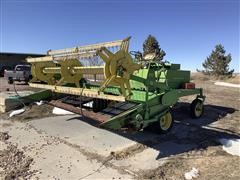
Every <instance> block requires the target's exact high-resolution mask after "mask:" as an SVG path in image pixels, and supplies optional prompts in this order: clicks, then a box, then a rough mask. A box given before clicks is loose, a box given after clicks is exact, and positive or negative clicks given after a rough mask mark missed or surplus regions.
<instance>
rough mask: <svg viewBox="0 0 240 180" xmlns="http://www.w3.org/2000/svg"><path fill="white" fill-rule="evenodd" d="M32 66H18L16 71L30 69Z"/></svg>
mask: <svg viewBox="0 0 240 180" xmlns="http://www.w3.org/2000/svg"><path fill="white" fill-rule="evenodd" d="M29 70H30V66H17V67H16V71H29Z"/></svg>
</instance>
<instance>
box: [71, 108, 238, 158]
mask: <svg viewBox="0 0 240 180" xmlns="http://www.w3.org/2000/svg"><path fill="white" fill-rule="evenodd" d="M189 107H190V104H189V103H178V104H177V105H176V106H175V107H174V109H173V117H174V122H175V123H174V126H173V128H172V129H171V131H170V132H169V133H168V134H156V133H153V132H149V131H139V132H122V131H112V132H113V133H116V134H118V135H121V136H123V137H125V138H128V139H130V140H133V141H135V142H137V143H140V144H142V145H145V146H147V147H149V148H153V149H155V150H157V151H159V155H158V157H157V158H156V159H160V158H164V157H168V156H171V155H177V154H181V153H185V152H188V151H192V150H196V151H197V150H203V149H206V148H208V147H209V146H218V145H219V143H218V139H220V138H238V139H239V138H240V135H239V134H238V133H237V132H234V131H231V130H229V129H224V128H219V127H213V126H212V123H215V122H216V123H217V121H218V120H220V119H222V118H224V117H225V116H228V115H229V114H232V113H234V112H235V111H237V110H236V109H233V108H230V107H223V106H214V105H205V112H204V115H203V116H202V117H201V118H199V119H192V118H190V108H189ZM74 119H75V120H76V117H75V118H74ZM78 119H79V120H81V121H84V122H86V123H88V124H91V125H93V126H98V124H99V123H98V122H96V121H95V120H92V119H89V118H86V117H79V118H78ZM69 120H73V119H68V121H69ZM228 120H229V121H231V118H228Z"/></svg>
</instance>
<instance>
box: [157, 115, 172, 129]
mask: <svg viewBox="0 0 240 180" xmlns="http://www.w3.org/2000/svg"><path fill="white" fill-rule="evenodd" d="M171 124H172V116H171V114H170V113H169V112H168V113H167V114H165V115H164V116H163V117H161V119H160V127H161V129H162V130H165V131H166V130H168V129H169V128H170V127H171Z"/></svg>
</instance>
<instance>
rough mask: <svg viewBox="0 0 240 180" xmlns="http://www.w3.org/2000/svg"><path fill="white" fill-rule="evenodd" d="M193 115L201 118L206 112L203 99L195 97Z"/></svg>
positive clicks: (192, 106) (192, 107)
mask: <svg viewBox="0 0 240 180" xmlns="http://www.w3.org/2000/svg"><path fill="white" fill-rule="evenodd" d="M190 109H191V117H193V118H200V117H201V116H202V115H203V113H204V105H203V101H202V100H201V99H195V100H193V101H192V103H191V106H190Z"/></svg>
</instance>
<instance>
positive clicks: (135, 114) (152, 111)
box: [101, 62, 205, 129]
mask: <svg viewBox="0 0 240 180" xmlns="http://www.w3.org/2000/svg"><path fill="white" fill-rule="evenodd" d="M189 82H190V71H182V70H180V64H170V63H167V64H164V63H161V64H160V63H157V62H149V63H148V65H147V66H146V67H144V68H143V69H140V70H138V71H137V72H135V73H133V75H132V76H131V78H130V84H131V88H132V92H133V95H132V96H131V98H130V99H129V100H128V101H130V102H131V101H133V102H138V103H139V105H138V106H137V107H136V108H134V109H132V110H129V111H126V112H124V113H122V114H120V115H118V116H115V117H113V118H112V119H110V120H109V121H107V122H105V123H103V124H101V126H102V127H104V128H107V129H119V128H121V127H123V126H126V125H132V126H133V127H135V128H136V129H141V128H145V127H147V126H148V125H149V124H151V123H153V122H156V121H159V120H160V118H162V117H163V116H164V115H166V113H168V112H169V110H170V108H171V107H172V106H173V105H174V104H176V103H177V101H178V100H179V98H180V97H183V96H188V95H194V94H196V95H197V98H201V99H202V100H203V101H204V99H205V96H203V93H202V89H201V88H196V89H182V86H183V84H184V83H189Z"/></svg>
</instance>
